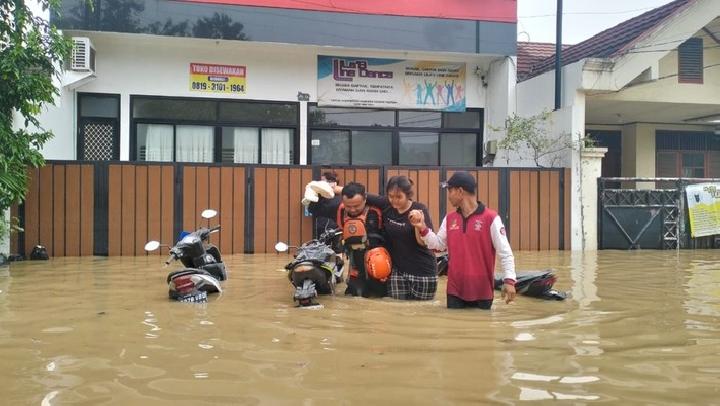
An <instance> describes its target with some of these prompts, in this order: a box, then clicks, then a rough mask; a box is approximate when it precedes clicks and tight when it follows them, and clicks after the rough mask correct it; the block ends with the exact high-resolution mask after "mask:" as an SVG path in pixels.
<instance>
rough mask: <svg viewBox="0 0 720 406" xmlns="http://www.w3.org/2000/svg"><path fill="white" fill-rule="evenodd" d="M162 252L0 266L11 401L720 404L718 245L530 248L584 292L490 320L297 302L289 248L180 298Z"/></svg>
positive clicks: (393, 306)
mask: <svg viewBox="0 0 720 406" xmlns="http://www.w3.org/2000/svg"><path fill="white" fill-rule="evenodd" d="M162 259H164V257H162ZM162 259H161V257H158V256H152V257H123V258H100V257H96V258H59V259H53V260H51V261H49V262H24V263H17V264H13V265H12V266H11V267H10V268H9V269H7V268H5V269H0V360H2V364H1V365H2V366H1V367H0V383H1V385H2V395H1V397H0V399H2V400H1V401H0V403H2V404H23V405H24V404H35V405H38V404H41V405H67V404H72V405H106V404H111V405H144V404H153V405H164V404H166V405H178V404H193V405H201V404H272V405H275V404H307V405H336V404H398V405H399V404H454V403H458V404H459V403H465V404H491V403H500V404H515V403H525V402H522V401H539V402H534V403H550V402H552V403H557V402H564V403H566V404H589V403H600V402H602V403H613V404H616V403H618V404H720V265H719V264H720V252H717V251H712V250H708V251H695V252H692V251H682V252H676V251H671V252H658V251H634V252H617V251H614V252H613V251H602V252H599V253H597V254H595V253H590V254H584V255H583V254H580V253H567V252H550V253H547V252H543V253H537V252H518V253H516V260H517V265H518V268H519V269H520V270H523V269H524V270H531V269H541V268H545V267H552V268H555V269H557V270H558V274H559V277H560V279H559V281H558V284H557V285H556V286H557V287H559V288H560V289H562V290H569V291H571V292H572V294H573V297H572V298H571V299H569V300H566V301H564V302H553V301H544V300H539V299H532V298H527V297H520V298H519V299H518V300H517V301H516V303H514V304H512V305H506V304H504V303H499V300H497V301H496V302H495V305H494V308H493V310H492V311H482V310H453V311H450V310H448V309H446V308H445V295H444V288H445V279H444V278H442V279H441V283H440V287H439V292H441V293H440V294H438V296H437V300H435V301H433V302H424V303H420V302H399V301H393V300H390V299H362V298H351V297H344V296H342V295H339V296H336V297H323V298H321V302H322V303H323V304H324V306H323V307H322V308H320V309H315V310H308V309H298V308H295V307H293V303H292V299H291V295H292V289H291V286H290V284H289V282H288V280H287V277H286V275H285V273H284V272H283V271H282V266H283V265H284V264H285V263H286V262H287V261H288V259H289V257H288V256H287V255H286V254H279V255H246V256H243V255H235V256H229V257H227V258H226V262H227V264H228V265H229V268H230V270H231V273H230V277H229V280H228V281H227V282H225V291H224V292H223V294H222V296H221V297H219V298H212V299H211V300H210V301H209V303H207V304H202V305H198V304H183V303H176V302H171V301H168V300H167V296H166V294H167V291H166V284H165V276H166V273H167V271H168V270H167V269H164V268H163V267H162V263H161V261H162ZM343 289H344V285H340V286H339V287H338V291H339V292H340V293H341V292H342V290H343ZM498 299H499V295H498Z"/></svg>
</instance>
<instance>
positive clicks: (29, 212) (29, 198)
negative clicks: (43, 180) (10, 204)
mask: <svg viewBox="0 0 720 406" xmlns="http://www.w3.org/2000/svg"><path fill="white" fill-rule="evenodd" d="M24 220H25V221H24V222H23V224H24V225H25V226H24V227H23V228H24V229H25V232H24V236H23V237H24V240H25V241H24V245H25V252H23V254H25V256H26V257H27V256H29V255H30V251H32V248H33V247H34V246H35V245H36V244H45V243H44V242H41V241H40V170H39V169H36V168H32V169H29V170H28V191H27V195H26V197H25V219H24Z"/></svg>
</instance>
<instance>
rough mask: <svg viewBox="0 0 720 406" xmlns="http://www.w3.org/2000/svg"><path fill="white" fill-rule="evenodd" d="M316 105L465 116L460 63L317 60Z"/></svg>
mask: <svg viewBox="0 0 720 406" xmlns="http://www.w3.org/2000/svg"><path fill="white" fill-rule="evenodd" d="M318 105H321V106H345V107H348V106H351V107H378V108H388V109H412V110H440V111H465V63H463V62H433V61H409V60H404V59H379V58H360V57H357V58H356V57H345V56H325V55H319V56H318Z"/></svg>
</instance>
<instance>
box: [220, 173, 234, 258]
mask: <svg viewBox="0 0 720 406" xmlns="http://www.w3.org/2000/svg"><path fill="white" fill-rule="evenodd" d="M218 183H219V185H220V193H221V194H220V206H218V210H220V218H219V220H218V221H219V224H220V227H221V228H220V233H219V239H220V244H219V247H220V252H223V253H226V254H230V253H234V252H235V251H234V250H233V233H234V232H235V229H234V225H235V223H234V222H233V196H234V193H233V187H234V185H233V168H231V167H224V168H220V181H219V182H218Z"/></svg>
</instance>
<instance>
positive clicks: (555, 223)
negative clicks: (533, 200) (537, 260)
mask: <svg viewBox="0 0 720 406" xmlns="http://www.w3.org/2000/svg"><path fill="white" fill-rule="evenodd" d="M549 199H550V247H549V248H550V249H551V250H557V249H560V227H559V225H560V217H561V216H562V213H560V173H559V172H550V194H549Z"/></svg>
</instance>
